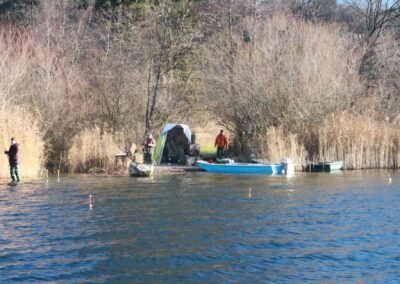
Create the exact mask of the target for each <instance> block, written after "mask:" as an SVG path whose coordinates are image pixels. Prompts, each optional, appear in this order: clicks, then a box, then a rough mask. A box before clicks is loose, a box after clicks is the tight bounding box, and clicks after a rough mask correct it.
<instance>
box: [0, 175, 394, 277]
mask: <svg viewBox="0 0 400 284" xmlns="http://www.w3.org/2000/svg"><path fill="white" fill-rule="evenodd" d="M391 174H392V183H391V184H389V182H388V176H387V172H386V171H354V172H344V173H341V174H327V173H325V174H303V173H300V174H297V175H296V176H295V177H291V178H287V177H285V176H272V177H271V176H269V177H268V176H240V175H233V176H230V175H213V174H209V173H202V172H198V173H189V174H179V175H164V176H156V177H153V178H151V179H134V178H129V177H95V176H84V175H75V176H66V177H61V180H60V181H59V182H58V181H57V179H51V180H49V181H48V183H46V181H43V180H26V181H24V183H23V184H21V185H19V186H18V187H14V188H12V187H8V186H6V185H5V181H3V184H1V190H0V282H1V283H9V282H41V283H43V282H58V283H59V282H65V283H70V282H84V283H99V282H107V283H121V282H131V283H132V282H133V283H270V282H273V283H299V282H301V283H304V282H317V283H321V282H323V283H338V282H340V283H344V282H345V283H364V282H377V283H390V282H393V283H396V282H398V281H399V279H400V229H399V228H400V175H399V173H398V172H392V173H391ZM250 187H251V188H252V190H251V197H249V188H250ZM89 194H92V195H93V209H92V210H90V208H89V206H88V196H89Z"/></svg>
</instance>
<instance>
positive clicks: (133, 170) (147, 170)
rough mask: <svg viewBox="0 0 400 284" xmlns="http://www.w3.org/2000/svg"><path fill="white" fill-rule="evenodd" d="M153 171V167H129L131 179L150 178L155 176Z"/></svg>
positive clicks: (132, 165) (131, 165) (137, 165)
mask: <svg viewBox="0 0 400 284" xmlns="http://www.w3.org/2000/svg"><path fill="white" fill-rule="evenodd" d="M153 171H154V166H153V165H148V164H135V163H131V164H130V165H129V175H130V176H131V177H149V176H151V175H152V174H153Z"/></svg>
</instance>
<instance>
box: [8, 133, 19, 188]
mask: <svg viewBox="0 0 400 284" xmlns="http://www.w3.org/2000/svg"><path fill="white" fill-rule="evenodd" d="M18 152H19V145H18V143H17V141H15V139H14V137H13V138H11V146H10V149H8V151H4V153H5V154H6V155H8V162H9V164H10V175H11V179H12V182H13V183H19V182H20V181H21V180H20V178H19V173H18V162H19V161H18V156H19V153H18Z"/></svg>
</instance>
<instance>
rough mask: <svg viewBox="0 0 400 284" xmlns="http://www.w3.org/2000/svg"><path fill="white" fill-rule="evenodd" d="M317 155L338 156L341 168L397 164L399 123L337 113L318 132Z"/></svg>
mask: <svg viewBox="0 0 400 284" xmlns="http://www.w3.org/2000/svg"><path fill="white" fill-rule="evenodd" d="M318 137H319V158H320V159H321V160H325V161H330V160H342V161H343V166H344V168H345V169H380V168H398V167H399V165H400V153H399V141H400V130H399V125H396V124H391V123H387V122H377V121H375V120H373V119H372V118H369V117H365V116H349V115H345V114H342V115H337V116H334V115H332V117H331V118H330V119H327V120H325V122H324V123H323V124H322V125H321V127H320V128H319V132H318Z"/></svg>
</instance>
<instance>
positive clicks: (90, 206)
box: [89, 194, 93, 209]
mask: <svg viewBox="0 0 400 284" xmlns="http://www.w3.org/2000/svg"><path fill="white" fill-rule="evenodd" d="M89 209H93V204H92V195H91V194H90V195H89Z"/></svg>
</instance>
